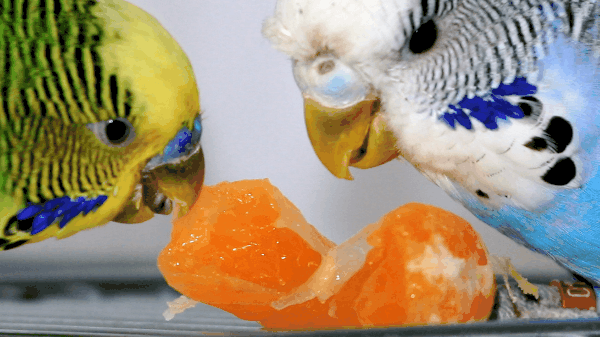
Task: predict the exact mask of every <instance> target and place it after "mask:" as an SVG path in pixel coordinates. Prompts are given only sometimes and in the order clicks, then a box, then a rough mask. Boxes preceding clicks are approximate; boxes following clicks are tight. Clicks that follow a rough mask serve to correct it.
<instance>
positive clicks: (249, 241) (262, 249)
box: [158, 179, 334, 320]
mask: <svg viewBox="0 0 600 337" xmlns="http://www.w3.org/2000/svg"><path fill="white" fill-rule="evenodd" d="M333 246H334V244H333V243H332V242H331V241H329V240H327V239H326V238H325V237H323V236H322V235H321V234H319V233H318V231H317V230H316V229H315V228H314V227H313V226H311V225H309V224H308V223H307V222H306V220H305V219H304V217H303V216H302V214H301V213H300V211H299V210H298V209H297V208H296V207H295V206H294V205H293V204H292V203H291V202H290V201H289V200H287V199H286V198H285V197H284V196H283V194H281V192H280V191H279V190H278V189H277V188H276V187H274V186H272V185H271V184H270V183H269V182H268V180H266V179H265V180H247V181H239V182H235V183H220V184H218V185H215V186H204V187H203V189H202V193H201V194H200V197H199V198H198V200H197V201H196V202H195V203H194V205H193V206H192V208H191V210H190V211H189V212H188V213H187V214H186V215H185V216H183V217H181V218H179V219H176V220H175V221H174V226H173V232H172V234H171V242H170V243H169V244H168V245H167V246H166V247H165V248H164V249H163V251H162V252H161V253H160V255H159V257H158V267H159V269H160V271H161V273H162V274H163V275H164V277H165V279H166V280H167V282H168V283H169V284H170V285H171V286H172V287H173V288H175V289H176V290H178V291H179V292H180V293H182V294H184V295H186V296H187V297H190V298H192V299H195V300H197V301H201V302H204V303H207V304H210V305H213V306H216V307H219V308H222V309H224V310H227V311H230V312H233V313H235V314H236V315H237V316H238V317H240V318H242V319H246V320H261V319H263V318H264V317H266V316H268V315H270V314H272V313H274V312H276V310H275V309H274V308H273V307H272V306H271V305H270V304H271V302H272V301H274V300H276V299H277V298H279V297H281V296H282V295H283V294H285V293H287V292H290V291H291V290H292V289H294V288H296V287H298V286H299V285H301V284H302V283H304V281H306V279H308V278H309V277H310V275H312V274H313V273H314V271H315V270H316V269H317V268H318V266H319V265H320V264H321V257H322V255H323V254H325V253H326V252H327V251H328V250H329V249H330V248H332V247H333Z"/></svg>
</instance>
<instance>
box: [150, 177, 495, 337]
mask: <svg viewBox="0 0 600 337" xmlns="http://www.w3.org/2000/svg"><path fill="white" fill-rule="evenodd" d="M359 245H360V247H361V249H355V248H357V247H359ZM365 247H366V249H363V248H365ZM348 248H350V250H347V249H348ZM352 249H355V250H352ZM348 251H352V252H354V251H356V252H358V253H351V254H348V253H347V252H348ZM350 255H351V256H350ZM361 261H362V262H361ZM158 266H159V269H160V270H161V272H162V274H163V275H164V277H165V279H166V280H167V282H168V283H169V284H170V285H171V286H172V287H173V288H175V289H176V290H178V291H179V292H181V293H182V294H184V295H186V296H187V297H190V298H192V299H194V300H196V301H200V302H203V303H207V304H210V305H213V306H216V307H219V308H221V309H224V310H227V311H229V312H231V313H233V314H235V315H236V316H238V317H240V318H242V319H246V320H255V321H259V322H260V323H261V324H262V325H263V326H264V327H265V328H267V329H273V330H290V329H317V328H340V327H374V326H391V325H405V324H428V323H450V322H468V321H471V320H481V319H486V318H487V317H488V315H489V313H490V311H491V308H492V305H493V300H494V296H493V295H494V291H495V284H494V277H493V273H492V271H491V268H490V266H489V263H488V259H487V257H486V251H485V248H484V246H483V243H482V241H481V239H480V238H479V236H478V235H477V233H476V232H475V231H474V230H473V229H472V227H471V226H470V225H469V224H468V223H467V222H466V221H465V220H463V219H461V218H459V217H458V216H456V215H454V214H452V213H449V212H446V211H444V210H441V209H438V208H435V207H432V206H427V205H421V204H408V205H406V206H403V207H400V208H398V209H397V210H395V211H393V212H390V213H388V214H387V215H386V216H384V217H383V218H382V219H381V220H380V221H379V222H377V223H375V224H371V225H369V226H367V227H365V229H363V230H362V231H361V232H359V233H358V234H357V235H356V236H355V237H353V238H352V239H350V240H349V241H347V242H346V243H344V244H342V245H340V246H337V247H336V246H335V245H334V244H333V243H331V241H329V240H327V239H326V238H325V237H323V236H322V235H320V234H319V233H318V232H317V231H316V229H314V227H312V226H311V225H310V224H308V223H307V222H306V220H305V219H304V218H303V217H302V215H301V214H300V211H299V210H298V209H297V208H296V207H295V206H294V205H293V204H291V202H289V200H287V199H286V198H285V197H284V196H283V195H282V194H281V192H280V191H279V190H278V189H277V188H275V187H274V186H272V185H271V184H270V183H269V182H268V180H266V179H265V180H250V181H238V182H233V183H221V184H218V185H216V186H212V187H211V186H205V187H203V191H202V193H201V195H200V198H199V199H198V201H197V202H196V203H195V204H194V205H193V207H192V209H191V211H190V212H189V213H188V214H186V215H185V216H184V217H182V218H180V219H177V220H176V221H175V222H174V228H173V233H172V238H171V242H170V243H169V245H168V246H167V247H166V248H165V249H164V250H163V251H162V252H161V254H160V255H159V259H158ZM274 307H278V308H279V309H280V310H276V309H275V308H274Z"/></svg>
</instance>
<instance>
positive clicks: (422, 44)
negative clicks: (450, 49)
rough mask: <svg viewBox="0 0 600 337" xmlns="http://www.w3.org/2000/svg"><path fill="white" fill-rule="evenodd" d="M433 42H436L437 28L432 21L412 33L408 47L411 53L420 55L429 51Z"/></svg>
mask: <svg viewBox="0 0 600 337" xmlns="http://www.w3.org/2000/svg"><path fill="white" fill-rule="evenodd" d="M435 40H437V27H436V26H435V23H434V22H433V20H429V21H427V22H425V23H424V24H422V25H421V27H419V29H417V30H416V31H415V32H414V33H413V35H412V37H411V38H410V43H409V46H408V47H409V48H410V51H412V52H413V53H415V54H421V53H424V52H426V51H428V50H429V49H431V47H433V44H434V43H435Z"/></svg>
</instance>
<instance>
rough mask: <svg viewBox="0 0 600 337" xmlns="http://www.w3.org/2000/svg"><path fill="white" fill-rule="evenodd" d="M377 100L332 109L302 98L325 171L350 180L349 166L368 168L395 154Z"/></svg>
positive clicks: (392, 138) (390, 135) (314, 143)
mask: <svg viewBox="0 0 600 337" xmlns="http://www.w3.org/2000/svg"><path fill="white" fill-rule="evenodd" d="M379 107H380V104H379V99H378V98H377V97H375V96H374V95H369V97H368V98H367V99H365V100H364V101H361V102H359V103H357V104H355V105H353V106H351V107H348V108H343V109H332V108H329V107H325V106H323V105H321V104H319V103H318V102H316V101H314V100H312V99H311V98H306V97H305V100H304V109H305V121H306V128H307V131H308V135H309V138H310V141H311V144H312V146H313V149H314V150H315V152H316V154H317V156H318V157H319V160H320V161H321V163H323V165H325V167H327V169H328V170H329V172H331V173H332V174H333V175H334V176H336V177H338V178H342V179H347V180H353V177H352V175H351V174H350V170H349V166H354V167H357V168H362V169H366V168H371V167H375V166H379V165H382V164H384V163H386V162H388V161H390V160H392V159H394V158H396V157H397V156H398V151H397V150H396V138H395V136H394V135H393V133H392V132H391V131H390V130H388V129H387V125H386V123H385V121H384V119H383V118H382V115H381V114H380V113H379Z"/></svg>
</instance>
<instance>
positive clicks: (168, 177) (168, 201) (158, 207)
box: [113, 149, 204, 223]
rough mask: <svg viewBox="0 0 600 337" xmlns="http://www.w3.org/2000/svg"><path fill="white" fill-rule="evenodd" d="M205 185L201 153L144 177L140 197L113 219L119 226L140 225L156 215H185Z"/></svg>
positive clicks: (131, 201) (177, 216)
mask: <svg viewBox="0 0 600 337" xmlns="http://www.w3.org/2000/svg"><path fill="white" fill-rule="evenodd" d="M203 182H204V155H203V153H202V149H199V150H198V152H196V153H195V154H193V155H191V156H190V157H189V158H188V159H186V160H184V161H182V162H180V163H178V164H167V165H162V166H159V167H157V168H154V169H152V170H150V171H148V172H144V173H143V177H142V181H141V187H142V190H141V197H140V196H137V197H136V196H134V198H133V199H132V200H130V201H129V202H128V203H127V205H126V206H125V207H124V208H123V210H122V211H121V213H119V215H118V216H117V217H116V218H115V219H113V221H115V222H120V223H141V222H144V221H146V220H149V219H151V218H152V217H154V214H170V213H171V212H172V211H173V209H175V212H176V214H175V217H176V218H179V217H181V216H183V215H185V214H186V213H187V212H188V211H189V209H190V207H191V206H192V205H193V203H194V202H195V201H196V199H197V198H198V195H200V190H201V189H202V184H203Z"/></svg>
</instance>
